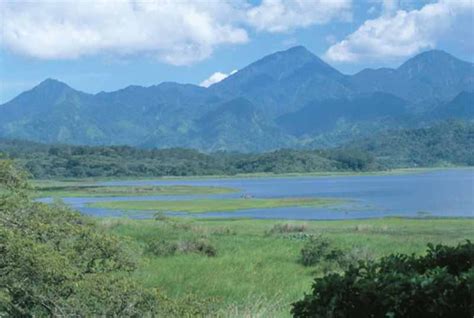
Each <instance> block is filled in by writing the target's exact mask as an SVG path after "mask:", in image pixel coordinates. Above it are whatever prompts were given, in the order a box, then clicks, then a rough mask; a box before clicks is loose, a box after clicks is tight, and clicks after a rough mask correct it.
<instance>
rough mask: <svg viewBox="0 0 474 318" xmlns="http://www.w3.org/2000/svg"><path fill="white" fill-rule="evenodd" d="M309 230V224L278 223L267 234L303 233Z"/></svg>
mask: <svg viewBox="0 0 474 318" xmlns="http://www.w3.org/2000/svg"><path fill="white" fill-rule="evenodd" d="M307 229H308V225H307V224H290V223H278V224H275V225H273V226H272V228H271V229H269V230H268V231H266V233H267V234H269V235H271V234H282V233H301V232H304V231H306V230H307Z"/></svg>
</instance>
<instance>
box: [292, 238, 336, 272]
mask: <svg viewBox="0 0 474 318" xmlns="http://www.w3.org/2000/svg"><path fill="white" fill-rule="evenodd" d="M342 258H343V252H342V251H340V250H338V249H335V248H332V247H331V243H330V242H329V240H328V239H326V238H324V237H322V236H311V237H310V239H309V240H308V241H307V242H306V243H305V245H304V246H303V248H302V249H301V256H300V262H301V264H303V265H304V266H313V265H316V264H318V263H319V262H322V261H329V262H332V261H339V260H341V259H342Z"/></svg>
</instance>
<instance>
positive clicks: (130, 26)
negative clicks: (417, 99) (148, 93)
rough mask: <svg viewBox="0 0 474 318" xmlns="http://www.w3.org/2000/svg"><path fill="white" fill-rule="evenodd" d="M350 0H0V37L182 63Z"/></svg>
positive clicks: (309, 20)
mask: <svg viewBox="0 0 474 318" xmlns="http://www.w3.org/2000/svg"><path fill="white" fill-rule="evenodd" d="M350 4H351V0H338V1H329V0H317V1H316V0H315V1H300V0H263V2H262V3H260V4H250V3H248V2H247V1H246V0H234V1H190V0H183V1H169V0H156V1H134V0H121V1H82V0H79V1H72V0H65V1H34V2H11V1H0V10H1V11H2V13H3V14H2V18H3V23H2V28H3V29H2V40H1V41H0V44H1V45H2V46H3V47H5V48H7V49H9V50H10V51H13V52H15V53H18V54H22V55H25V56H29V57H34V58H38V59H45V60H55V59H76V58H79V57H83V56H93V55H116V56H131V55H138V54H140V55H145V56H151V57H155V58H158V59H159V60H161V61H163V62H165V63H169V64H174V65H186V64H191V63H193V62H196V61H200V60H203V59H206V58H208V57H209V56H210V55H211V54H212V52H213V51H214V49H216V48H217V47H219V46H221V45H236V44H242V43H246V42H247V41H248V39H249V31H250V30H253V29H257V30H260V31H269V32H280V31H286V30H289V29H294V28H299V27H307V26H309V25H312V24H324V23H328V22H330V21H331V20H338V19H341V18H344V17H345V18H347V17H348V16H350Z"/></svg>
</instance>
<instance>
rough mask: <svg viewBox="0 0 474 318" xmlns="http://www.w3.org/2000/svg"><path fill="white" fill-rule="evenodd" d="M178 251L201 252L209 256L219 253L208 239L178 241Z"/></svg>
mask: <svg viewBox="0 0 474 318" xmlns="http://www.w3.org/2000/svg"><path fill="white" fill-rule="evenodd" d="M178 251H180V252H183V253H199V254H203V255H206V256H209V257H213V256H216V255H217V249H216V248H215V247H214V246H213V245H212V244H211V243H210V242H209V241H208V240H206V239H193V240H184V241H180V242H179V243H178Z"/></svg>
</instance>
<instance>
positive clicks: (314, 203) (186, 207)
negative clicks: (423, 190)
mask: <svg viewBox="0 0 474 318" xmlns="http://www.w3.org/2000/svg"><path fill="white" fill-rule="evenodd" d="M341 202H343V201H342V200H337V199H326V198H271V199H254V198H249V199H244V198H237V199H198V200H176V201H158V200H157V201H119V202H114V201H106V202H94V203H91V204H89V206H90V207H94V208H107V209H119V210H129V211H133V210H140V211H160V212H169V211H175V212H187V213H205V212H214V211H237V210H246V209H264V208H277V207H305V206H306V207H323V206H330V205H335V204H338V203H341ZM130 213H133V212H130Z"/></svg>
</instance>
